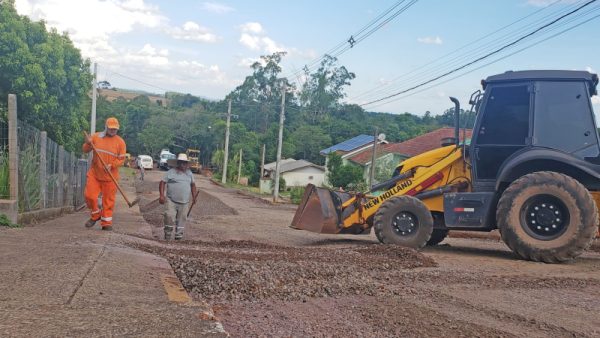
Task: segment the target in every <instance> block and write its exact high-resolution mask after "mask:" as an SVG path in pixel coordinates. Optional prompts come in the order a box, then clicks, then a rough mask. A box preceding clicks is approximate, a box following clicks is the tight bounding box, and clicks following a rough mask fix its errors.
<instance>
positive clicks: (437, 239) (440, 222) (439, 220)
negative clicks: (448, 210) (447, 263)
mask: <svg viewBox="0 0 600 338" xmlns="http://www.w3.org/2000/svg"><path fill="white" fill-rule="evenodd" d="M431 216H432V217H433V232H432V233H431V238H430V239H429V240H428V241H427V246H433V245H438V244H440V243H441V242H442V241H443V240H444V239H446V237H447V236H448V229H447V228H446V223H445V222H444V213H443V212H432V213H431Z"/></svg>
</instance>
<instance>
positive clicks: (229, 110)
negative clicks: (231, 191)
mask: <svg viewBox="0 0 600 338" xmlns="http://www.w3.org/2000/svg"><path fill="white" fill-rule="evenodd" d="M230 123H231V99H229V103H228V107H227V127H226V128H225V158H224V160H223V177H221V183H225V182H227V158H228V157H229V125H230Z"/></svg>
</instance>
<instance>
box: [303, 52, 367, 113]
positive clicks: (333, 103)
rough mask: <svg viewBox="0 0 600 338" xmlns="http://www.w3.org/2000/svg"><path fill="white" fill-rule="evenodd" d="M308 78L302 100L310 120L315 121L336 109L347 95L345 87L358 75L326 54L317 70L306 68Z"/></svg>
mask: <svg viewBox="0 0 600 338" xmlns="http://www.w3.org/2000/svg"><path fill="white" fill-rule="evenodd" d="M304 73H305V76H306V78H307V79H308V80H307V81H306V82H305V83H304V85H303V86H302V92H301V94H300V102H301V104H302V107H303V109H304V111H305V114H306V116H307V117H308V119H309V121H310V122H312V123H315V122H316V121H319V120H321V119H323V118H325V117H326V116H327V113H328V112H329V111H330V110H332V109H335V108H336V107H337V106H338V105H339V104H340V100H341V99H342V98H344V97H345V96H346V93H345V92H344V87H346V86H349V85H350V81H351V80H352V79H354V78H355V77H356V75H354V73H351V72H349V71H348V70H347V69H346V67H344V66H341V67H337V58H335V57H333V56H330V55H325V57H324V58H323V60H322V61H321V64H320V66H319V68H318V69H317V71H316V72H314V73H312V74H311V73H310V71H309V69H308V67H305V68H304Z"/></svg>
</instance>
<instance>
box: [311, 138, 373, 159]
mask: <svg viewBox="0 0 600 338" xmlns="http://www.w3.org/2000/svg"><path fill="white" fill-rule="evenodd" d="M372 142H373V135H364V134H361V135H358V136H355V137H353V138H351V139H349V140H346V141H344V142H342V143H338V144H336V145H333V146H331V147H329V148H326V149H323V150H321V152H320V153H321V155H327V154H329V153H331V152H334V151H342V152H350V151H352V150H354V149H356V148H360V147H363V146H364V145H366V144H369V143H372Z"/></svg>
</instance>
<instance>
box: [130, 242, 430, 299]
mask: <svg viewBox="0 0 600 338" xmlns="http://www.w3.org/2000/svg"><path fill="white" fill-rule="evenodd" d="M138 247H139V248H140V249H143V250H146V251H150V252H153V253H157V254H160V255H163V256H165V257H166V258H167V259H168V260H169V262H170V263H171V266H172V267H173V269H174V270H175V272H176V274H177V276H178V277H179V279H180V280H181V282H182V284H183V285H184V287H185V288H186V289H187V290H188V291H189V292H190V293H191V294H193V295H195V296H197V297H199V298H202V299H206V300H209V301H223V300H230V301H256V300H261V299H277V300H284V301H298V300H299V301H306V300H307V299H309V298H315V297H328V296H343V295H375V294H377V293H379V292H381V291H386V290H387V291H389V292H392V291H391V290H390V289H388V288H387V287H386V284H389V282H390V281H391V280H392V276H391V275H393V274H394V273H396V272H397V271H399V270H402V269H411V268H417V267H431V266H435V262H434V261H433V260H431V259H430V258H427V257H425V256H424V255H422V254H421V253H419V252H417V251H415V250H412V249H407V248H403V247H398V246H391V245H389V246H384V245H377V244H373V245H364V246H362V247H358V248H357V247H353V248H325V247H310V248H288V247H277V246H269V245H265V244H258V243H252V242H248V241H244V242H235V241H230V242H221V243H212V244H207V243H202V242H186V243H185V244H184V245H178V246H177V247H176V248H165V247H157V246H155V247H151V246H138ZM397 282H399V281H394V284H397Z"/></svg>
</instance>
